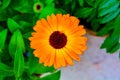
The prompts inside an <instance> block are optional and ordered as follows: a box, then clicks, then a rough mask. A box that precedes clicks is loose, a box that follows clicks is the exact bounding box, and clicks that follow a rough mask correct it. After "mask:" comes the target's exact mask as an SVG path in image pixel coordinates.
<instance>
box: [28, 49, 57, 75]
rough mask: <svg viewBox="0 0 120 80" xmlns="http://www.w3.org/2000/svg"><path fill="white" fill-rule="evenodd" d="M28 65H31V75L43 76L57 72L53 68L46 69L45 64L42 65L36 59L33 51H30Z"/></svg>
mask: <svg viewBox="0 0 120 80" xmlns="http://www.w3.org/2000/svg"><path fill="white" fill-rule="evenodd" d="M28 64H29V72H30V74H33V73H37V74H43V73H46V72H52V71H54V70H55V69H54V68H53V67H45V66H44V65H43V64H40V63H39V60H38V58H36V57H34V55H33V53H32V51H30V57H29V61H28Z"/></svg>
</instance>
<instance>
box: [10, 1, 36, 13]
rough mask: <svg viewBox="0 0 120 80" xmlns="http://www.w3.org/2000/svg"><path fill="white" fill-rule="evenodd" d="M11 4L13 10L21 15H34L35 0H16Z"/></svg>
mask: <svg viewBox="0 0 120 80" xmlns="http://www.w3.org/2000/svg"><path fill="white" fill-rule="evenodd" d="M11 4H12V7H13V9H14V10H16V11H18V12H20V13H33V4H34V2H33V0H31V1H29V0H14V1H12V3H11Z"/></svg>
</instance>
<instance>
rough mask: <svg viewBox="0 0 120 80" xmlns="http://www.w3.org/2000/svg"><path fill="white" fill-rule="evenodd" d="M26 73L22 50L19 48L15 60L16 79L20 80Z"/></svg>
mask: <svg viewBox="0 0 120 80" xmlns="http://www.w3.org/2000/svg"><path fill="white" fill-rule="evenodd" d="M23 71H24V57H23V52H22V50H21V49H20V48H19V47H17V49H16V52H15V58H14V75H15V77H16V79H18V80H19V79H20V77H21V75H22V74H23Z"/></svg>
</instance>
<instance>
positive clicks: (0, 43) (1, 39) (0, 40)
mask: <svg viewBox="0 0 120 80" xmlns="http://www.w3.org/2000/svg"><path fill="white" fill-rule="evenodd" d="M6 37H7V29H5V30H2V31H1V32H0V49H3V48H4V45H5V40H6Z"/></svg>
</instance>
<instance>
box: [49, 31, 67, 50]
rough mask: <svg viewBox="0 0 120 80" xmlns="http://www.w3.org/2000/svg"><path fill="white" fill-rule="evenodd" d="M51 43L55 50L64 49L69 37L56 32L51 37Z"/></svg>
mask: <svg viewBox="0 0 120 80" xmlns="http://www.w3.org/2000/svg"><path fill="white" fill-rule="evenodd" d="M49 43H50V45H51V46H52V47H54V48H55V49H60V48H63V47H64V46H65V45H66V43H67V37H66V35H65V34H64V33H61V32H59V31H55V32H53V33H52V34H51V35H50V38H49Z"/></svg>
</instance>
